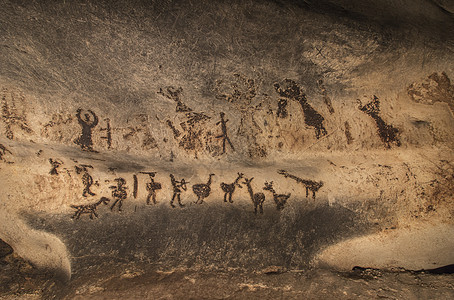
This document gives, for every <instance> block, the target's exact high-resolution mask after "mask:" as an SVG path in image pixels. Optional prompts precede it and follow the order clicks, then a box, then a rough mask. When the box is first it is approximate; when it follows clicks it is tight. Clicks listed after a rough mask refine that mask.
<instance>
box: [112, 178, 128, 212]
mask: <svg viewBox="0 0 454 300" xmlns="http://www.w3.org/2000/svg"><path fill="white" fill-rule="evenodd" d="M115 181H116V182H117V185H116V186H115V185H112V186H110V188H111V189H112V190H113V191H112V197H113V198H114V200H115V201H114V203H113V204H112V206H111V207H110V210H113V209H114V207H115V205H116V204H117V203H118V211H121V207H122V206H123V200H125V199H126V197H128V193H127V192H126V190H127V189H128V187H126V186H125V185H126V180H125V179H124V178H121V177H120V178H115Z"/></svg>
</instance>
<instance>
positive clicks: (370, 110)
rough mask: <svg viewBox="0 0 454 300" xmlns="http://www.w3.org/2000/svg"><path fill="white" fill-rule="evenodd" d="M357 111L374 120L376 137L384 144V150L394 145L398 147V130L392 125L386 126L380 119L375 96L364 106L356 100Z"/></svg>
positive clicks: (378, 102) (377, 101) (378, 105)
mask: <svg viewBox="0 0 454 300" xmlns="http://www.w3.org/2000/svg"><path fill="white" fill-rule="evenodd" d="M358 103H359V107H358V108H359V110H361V111H362V112H364V113H366V114H368V115H369V116H371V117H372V119H374V121H375V124H376V125H377V129H378V135H379V136H380V139H381V140H382V141H383V143H384V144H385V147H386V148H388V149H389V148H391V145H392V144H393V143H394V144H395V145H396V146H397V147H400V145H401V142H400V141H399V138H398V135H399V130H398V129H396V128H394V127H393V126H392V125H389V124H386V123H385V121H383V119H382V118H381V117H380V101H379V100H378V98H377V96H375V95H374V100H372V102H370V103H367V104H365V105H362V104H361V100H359V99H358Z"/></svg>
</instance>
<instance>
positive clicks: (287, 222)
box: [29, 204, 367, 276]
mask: <svg viewBox="0 0 454 300" xmlns="http://www.w3.org/2000/svg"><path fill="white" fill-rule="evenodd" d="M247 208H249V207H244V206H235V207H233V206H227V207H226V206H222V205H216V204H211V205H210V204H208V205H202V206H199V205H197V206H195V205H192V206H190V207H187V208H185V209H178V210H176V209H172V208H170V207H168V206H166V205H160V206H154V207H145V208H144V209H141V210H138V211H136V212H135V213H133V212H130V213H128V212H123V213H122V214H120V215H119V214H113V213H110V212H107V211H104V212H103V214H102V215H101V214H100V217H99V219H95V220H90V219H89V218H81V219H80V220H72V219H71V218H70V216H67V215H53V216H52V215H40V216H39V217H30V216H29V220H30V223H31V225H32V226H33V227H35V228H38V229H45V230H46V231H50V232H52V233H54V234H56V235H58V236H60V237H62V240H63V241H65V243H66V245H67V247H68V250H69V251H70V253H71V256H72V264H73V272H74V276H78V275H82V274H84V273H85V272H87V271H86V270H87V269H88V268H89V267H90V266H94V265H98V266H99V265H104V264H105V265H109V264H112V263H116V262H117V263H125V262H129V261H131V262H134V261H139V262H144V263H148V264H155V265H157V266H162V267H164V268H174V267H185V268H193V269H203V268H205V267H211V268H212V267H214V268H216V269H220V270H221V269H224V270H225V269H228V268H240V269H244V270H250V271H252V270H260V269H262V268H264V267H267V266H270V265H274V266H282V267H284V268H286V269H301V268H307V267H308V266H309V262H310V260H311V258H312V257H313V256H314V255H315V253H316V252H317V251H318V250H319V249H320V248H321V247H323V246H325V245H328V244H332V243H334V242H336V241H339V240H341V239H344V238H346V237H351V236H353V235H358V234H360V233H361V232H365V231H366V230H367V226H364V225H361V222H360V221H359V220H360V217H359V216H358V215H356V214H355V213H354V212H352V211H350V210H348V209H346V208H343V207H341V206H336V205H334V206H328V205H324V206H319V207H316V208H315V209H313V210H306V209H305V208H304V207H300V206H299V207H298V208H296V206H294V207H289V208H288V209H287V211H285V210H284V211H283V212H278V211H275V210H269V209H268V210H265V213H264V214H263V215H260V216H256V215H254V213H253V212H252V211H251V210H248V209H247ZM127 211H131V209H128V210H127Z"/></svg>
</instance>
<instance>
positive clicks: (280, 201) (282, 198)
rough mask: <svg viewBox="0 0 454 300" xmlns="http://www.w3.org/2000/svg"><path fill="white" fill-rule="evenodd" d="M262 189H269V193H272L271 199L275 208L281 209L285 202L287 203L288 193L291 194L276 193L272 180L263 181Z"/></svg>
mask: <svg viewBox="0 0 454 300" xmlns="http://www.w3.org/2000/svg"><path fill="white" fill-rule="evenodd" d="M263 189H264V190H265V191H270V192H271V193H273V199H274V202H275V203H276V209H277V210H281V209H283V208H284V206H285V203H287V200H288V198H290V195H291V194H287V195H284V194H277V193H276V191H275V190H274V188H273V182H272V181H270V182H269V183H268V182H265V187H264V188H263Z"/></svg>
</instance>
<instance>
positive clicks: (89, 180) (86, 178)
mask: <svg viewBox="0 0 454 300" xmlns="http://www.w3.org/2000/svg"><path fill="white" fill-rule="evenodd" d="M75 168H76V173H77V174H81V173H83V175H82V184H83V185H84V191H83V192H82V196H84V197H87V194H88V195H91V196H95V195H96V194H95V193H93V192H92V191H91V190H90V187H91V186H92V185H93V177H91V175H90V174H89V173H88V168H90V169H93V167H92V166H90V165H80V166H75Z"/></svg>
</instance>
